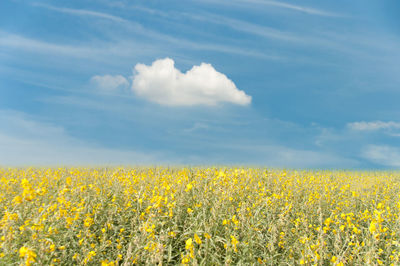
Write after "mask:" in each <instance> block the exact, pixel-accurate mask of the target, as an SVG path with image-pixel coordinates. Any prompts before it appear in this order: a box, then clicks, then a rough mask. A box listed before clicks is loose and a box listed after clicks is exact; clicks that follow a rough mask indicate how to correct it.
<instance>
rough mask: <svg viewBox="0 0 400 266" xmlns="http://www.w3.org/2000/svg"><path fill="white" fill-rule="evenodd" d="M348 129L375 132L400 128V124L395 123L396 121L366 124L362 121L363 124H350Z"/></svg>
mask: <svg viewBox="0 0 400 266" xmlns="http://www.w3.org/2000/svg"><path fill="white" fill-rule="evenodd" d="M347 127H348V128H350V129H352V130H358V131H374V130H379V129H395V128H400V123H399V122H394V121H388V122H383V121H372V122H364V121H361V122H353V123H348V124H347Z"/></svg>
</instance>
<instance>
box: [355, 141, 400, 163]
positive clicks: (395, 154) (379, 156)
mask: <svg viewBox="0 0 400 266" xmlns="http://www.w3.org/2000/svg"><path fill="white" fill-rule="evenodd" d="M362 156H363V157H364V158H366V159H367V160H369V161H372V162H374V163H377V164H381V165H385V166H391V167H400V149H399V148H395V147H391V146H386V145H369V146H367V147H366V148H365V149H364V151H363V152H362Z"/></svg>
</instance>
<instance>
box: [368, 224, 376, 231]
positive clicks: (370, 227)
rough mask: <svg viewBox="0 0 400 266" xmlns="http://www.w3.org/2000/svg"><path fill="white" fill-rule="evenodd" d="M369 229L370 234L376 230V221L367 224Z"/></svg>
mask: <svg viewBox="0 0 400 266" xmlns="http://www.w3.org/2000/svg"><path fill="white" fill-rule="evenodd" d="M369 231H370V232H371V234H373V233H375V232H376V222H375V221H372V222H371V224H370V225H369Z"/></svg>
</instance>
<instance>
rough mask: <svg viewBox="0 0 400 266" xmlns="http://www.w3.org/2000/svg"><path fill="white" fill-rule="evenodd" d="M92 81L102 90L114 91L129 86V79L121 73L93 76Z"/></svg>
mask: <svg viewBox="0 0 400 266" xmlns="http://www.w3.org/2000/svg"><path fill="white" fill-rule="evenodd" d="M90 81H91V82H92V83H93V84H94V85H95V86H96V87H97V88H99V89H101V90H109V91H113V90H117V89H123V88H127V87H128V86H129V82H128V80H127V79H126V78H124V77H123V76H121V75H115V76H112V75H104V76H93V77H92V78H91V80H90Z"/></svg>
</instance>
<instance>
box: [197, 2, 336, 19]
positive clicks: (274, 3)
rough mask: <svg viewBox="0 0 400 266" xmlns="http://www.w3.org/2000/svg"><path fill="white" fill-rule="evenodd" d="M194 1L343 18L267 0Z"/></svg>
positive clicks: (334, 14)
mask: <svg viewBox="0 0 400 266" xmlns="http://www.w3.org/2000/svg"><path fill="white" fill-rule="evenodd" d="M194 1H197V2H201V3H204V2H206V3H212V4H222V5H229V6H232V5H237V6H241V7H250V8H251V7H252V5H249V4H256V5H268V6H274V7H278V8H283V9H288V10H294V11H298V12H302V13H305V14H309V15H316V16H323V17H343V15H340V14H336V13H333V12H328V11H324V10H321V9H316V8H311V7H304V6H300V5H293V4H289V3H285V2H278V1H267V0H229V1H226V0H219V1H215V0H201V1H198V0H194Z"/></svg>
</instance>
